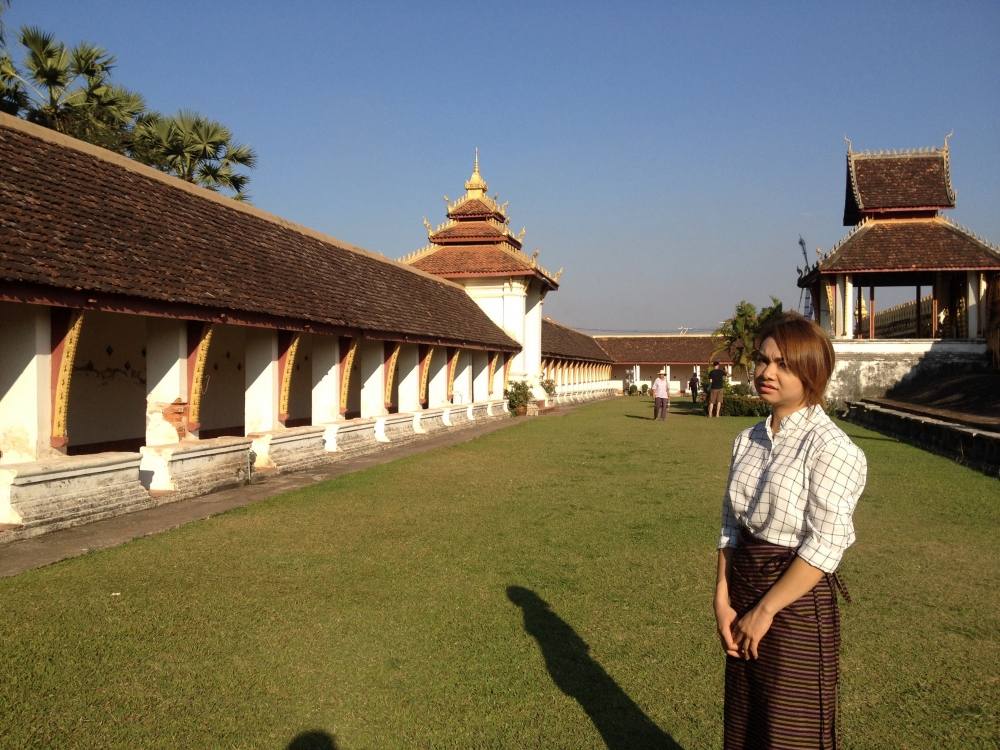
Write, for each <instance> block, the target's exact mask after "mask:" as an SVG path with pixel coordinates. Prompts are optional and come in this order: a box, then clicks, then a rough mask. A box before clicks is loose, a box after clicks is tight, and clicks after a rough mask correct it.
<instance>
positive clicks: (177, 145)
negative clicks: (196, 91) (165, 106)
mask: <svg viewBox="0 0 1000 750" xmlns="http://www.w3.org/2000/svg"><path fill="white" fill-rule="evenodd" d="M131 153H132V156H133V157H134V158H135V159H138V160H139V161H142V162H144V163H146V164H149V165H151V166H154V167H156V168H157V169H160V170H161V171H163V172H167V173H169V174H173V175H176V176H177V177H180V178H181V179H182V180H187V181H188V182H193V183H196V184H198V185H201V186H202V187H206V188H208V189H209V190H220V189H222V190H231V191H232V192H233V197H234V198H236V199H237V200H246V199H247V197H248V196H247V193H246V187H247V184H248V183H249V182H250V178H249V177H248V176H247V175H246V174H243V173H240V172H237V171H236V168H237V167H247V168H252V167H253V166H254V165H255V164H256V163H257V154H256V153H255V152H254V150H253V149H252V148H250V147H249V146H245V145H240V144H236V143H233V135H232V133H231V132H230V130H229V128H227V127H226V126H225V125H222V124H221V123H218V122H215V121H214V120H209V119H207V118H205V117H202V116H201V115H199V114H197V113H195V112H185V111H181V112H178V113H177V114H176V115H173V116H171V117H164V116H162V115H158V114H155V113H150V114H148V115H146V116H145V117H142V118H140V119H139V122H138V123H137V124H136V127H135V131H134V134H133V139H132V148H131Z"/></svg>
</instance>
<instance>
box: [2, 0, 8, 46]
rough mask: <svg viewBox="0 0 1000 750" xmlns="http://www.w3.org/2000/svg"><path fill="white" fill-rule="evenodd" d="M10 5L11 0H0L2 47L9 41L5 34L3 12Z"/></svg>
mask: <svg viewBox="0 0 1000 750" xmlns="http://www.w3.org/2000/svg"><path fill="white" fill-rule="evenodd" d="M9 7H10V0H0V47H3V46H4V45H5V44H6V43H7V41H6V37H5V36H4V26H3V12H4V11H5V10H7V8H9Z"/></svg>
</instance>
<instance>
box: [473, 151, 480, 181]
mask: <svg viewBox="0 0 1000 750" xmlns="http://www.w3.org/2000/svg"><path fill="white" fill-rule="evenodd" d="M472 173H473V174H479V146H476V158H475V160H474V161H473V162H472Z"/></svg>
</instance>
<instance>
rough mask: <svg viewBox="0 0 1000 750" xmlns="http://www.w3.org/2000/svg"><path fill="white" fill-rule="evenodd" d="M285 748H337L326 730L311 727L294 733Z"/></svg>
mask: <svg viewBox="0 0 1000 750" xmlns="http://www.w3.org/2000/svg"><path fill="white" fill-rule="evenodd" d="M285 750H337V743H336V742H334V741H333V737H331V736H330V735H328V734H327V733H326V732H324V731H322V730H320V729H313V730H312V731H309V732H302V733H301V734H299V735H296V737H295V738H294V739H293V740H292V741H291V742H289V743H288V747H287V748H286V749H285Z"/></svg>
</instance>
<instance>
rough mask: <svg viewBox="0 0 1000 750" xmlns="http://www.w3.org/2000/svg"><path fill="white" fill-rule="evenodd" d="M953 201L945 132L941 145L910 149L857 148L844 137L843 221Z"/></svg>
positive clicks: (931, 211) (920, 210)
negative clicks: (845, 146) (845, 171)
mask: <svg viewBox="0 0 1000 750" xmlns="http://www.w3.org/2000/svg"><path fill="white" fill-rule="evenodd" d="M949 137H950V135H949ZM954 207H955V190H954V188H953V187H952V184H951V169H950V163H949V151H948V138H947V137H946V138H945V143H944V146H943V147H942V148H926V149H916V150H908V151H866V152H855V151H853V150H852V148H851V142H850V141H849V140H848V141H847V185H846V190H845V195H844V226H853V225H855V224H857V223H858V222H860V221H861V220H862V219H864V218H866V217H879V216H887V215H892V214H900V213H904V214H907V215H927V216H934V215H936V214H937V212H938V210H940V209H944V208H954Z"/></svg>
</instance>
